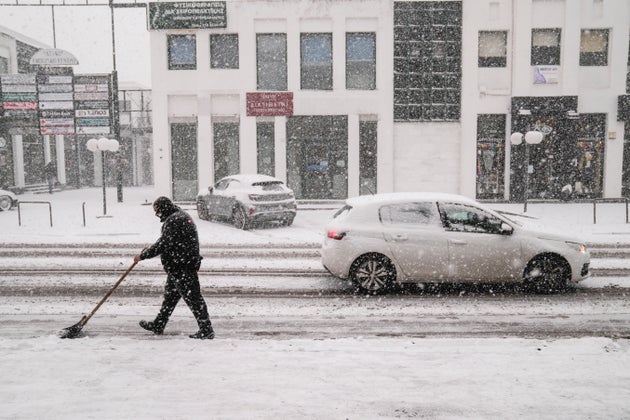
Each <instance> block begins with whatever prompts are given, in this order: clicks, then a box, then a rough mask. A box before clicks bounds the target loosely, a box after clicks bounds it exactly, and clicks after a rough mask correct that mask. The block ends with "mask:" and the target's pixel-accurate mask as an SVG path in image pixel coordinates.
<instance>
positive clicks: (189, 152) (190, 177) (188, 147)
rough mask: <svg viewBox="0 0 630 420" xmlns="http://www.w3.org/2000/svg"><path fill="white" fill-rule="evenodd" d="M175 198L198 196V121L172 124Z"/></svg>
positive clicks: (189, 199) (172, 172)
mask: <svg viewBox="0 0 630 420" xmlns="http://www.w3.org/2000/svg"><path fill="white" fill-rule="evenodd" d="M171 165H172V170H171V174H172V179H173V200H175V201H194V200H195V197H196V196H197V191H198V187H197V123H174V124H171Z"/></svg>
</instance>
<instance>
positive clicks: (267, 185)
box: [252, 181, 282, 191]
mask: <svg viewBox="0 0 630 420" xmlns="http://www.w3.org/2000/svg"><path fill="white" fill-rule="evenodd" d="M252 187H260V189H262V190H263V191H282V181H264V182H254V183H253V184H252Z"/></svg>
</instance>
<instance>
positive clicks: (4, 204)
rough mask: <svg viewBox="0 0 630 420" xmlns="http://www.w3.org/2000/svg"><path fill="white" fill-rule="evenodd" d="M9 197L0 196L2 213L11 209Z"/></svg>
mask: <svg viewBox="0 0 630 420" xmlns="http://www.w3.org/2000/svg"><path fill="white" fill-rule="evenodd" d="M11 203H12V200H11V197H9V196H8V195H2V196H0V210H2V211H6V210H9V209H10V208H11Z"/></svg>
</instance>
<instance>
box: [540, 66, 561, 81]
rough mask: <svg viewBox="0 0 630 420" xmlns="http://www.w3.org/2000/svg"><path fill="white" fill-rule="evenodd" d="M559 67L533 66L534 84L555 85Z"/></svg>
mask: <svg viewBox="0 0 630 420" xmlns="http://www.w3.org/2000/svg"><path fill="white" fill-rule="evenodd" d="M559 75H560V66H534V83H535V84H538V85H541V84H542V85H550V84H557V83H558V80H559Z"/></svg>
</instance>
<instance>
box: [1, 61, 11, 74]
mask: <svg viewBox="0 0 630 420" xmlns="http://www.w3.org/2000/svg"><path fill="white" fill-rule="evenodd" d="M8 73H9V59H8V58H7V57H0V74H8Z"/></svg>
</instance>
